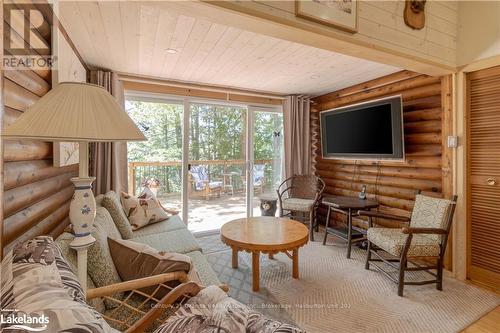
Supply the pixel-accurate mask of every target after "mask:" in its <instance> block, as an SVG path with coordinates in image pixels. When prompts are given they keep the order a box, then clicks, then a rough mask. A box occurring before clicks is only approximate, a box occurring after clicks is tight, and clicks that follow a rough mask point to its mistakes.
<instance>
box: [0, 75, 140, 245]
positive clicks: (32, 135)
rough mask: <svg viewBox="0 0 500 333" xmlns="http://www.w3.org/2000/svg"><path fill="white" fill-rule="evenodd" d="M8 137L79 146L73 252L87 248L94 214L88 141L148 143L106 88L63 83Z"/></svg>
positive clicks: (71, 213) (8, 132) (17, 123)
mask: <svg viewBox="0 0 500 333" xmlns="http://www.w3.org/2000/svg"><path fill="white" fill-rule="evenodd" d="M3 137H4V138H7V139H30V140H43V141H54V142H78V143H79V154H80V165H79V172H78V177H76V178H71V181H72V182H73V184H75V194H74V195H73V198H72V200H71V204H70V208H69V217H70V221H71V224H72V225H73V231H74V234H75V239H74V240H73V241H72V242H71V244H70V245H71V246H72V247H73V248H81V247H86V246H89V245H90V244H92V243H93V242H94V241H95V239H94V238H93V237H92V236H91V234H90V232H91V231H92V224H93V222H94V218H95V214H96V203H95V198H94V194H93V193H92V182H93V181H94V179H95V178H94V177H89V142H114V141H139V140H146V138H145V137H144V135H143V134H142V133H141V131H140V130H139V129H138V128H137V126H136V125H135V124H134V122H133V121H132V119H130V117H129V116H128V115H127V113H126V112H125V110H124V109H123V108H122V107H121V106H120V105H119V104H118V102H117V101H116V100H115V98H114V97H113V96H111V94H109V93H108V92H107V91H106V90H105V89H104V88H103V87H101V86H97V85H94V84H88V83H80V82H62V83H60V84H58V85H57V86H56V87H55V88H54V89H52V90H51V91H49V92H48V93H47V94H45V95H44V96H43V97H42V98H40V99H39V100H38V101H37V102H36V103H35V104H33V105H32V106H31V107H29V108H28V110H27V111H26V112H24V113H23V114H22V115H21V116H20V117H19V118H18V119H17V120H16V121H15V122H14V124H12V125H11V126H9V127H8V128H7V129H6V130H5V133H4V135H3Z"/></svg>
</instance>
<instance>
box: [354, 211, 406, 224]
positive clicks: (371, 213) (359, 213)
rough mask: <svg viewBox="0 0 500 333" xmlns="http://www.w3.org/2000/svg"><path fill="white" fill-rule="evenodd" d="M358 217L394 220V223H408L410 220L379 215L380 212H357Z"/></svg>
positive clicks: (404, 217) (383, 214) (402, 217)
mask: <svg viewBox="0 0 500 333" xmlns="http://www.w3.org/2000/svg"><path fill="white" fill-rule="evenodd" d="M358 215H359V216H367V217H380V218H383V219H388V220H395V221H401V222H410V218H409V217H406V216H398V215H392V214H385V213H380V212H372V211H367V210H358Z"/></svg>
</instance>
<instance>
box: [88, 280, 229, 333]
mask: <svg viewBox="0 0 500 333" xmlns="http://www.w3.org/2000/svg"><path fill="white" fill-rule="evenodd" d="M174 281H175V282H177V283H179V282H180V283H181V284H179V285H178V286H176V287H171V286H169V284H170V283H171V282H174ZM148 287H149V288H148ZM220 288H221V289H222V290H224V291H226V292H227V291H228V288H227V286H225V285H222V286H220ZM202 289H203V287H202V286H200V285H198V284H197V283H195V282H193V281H189V280H188V277H187V275H186V273H185V272H181V271H179V272H172V273H164V274H159V275H154V276H150V277H146V278H142V279H137V280H131V281H125V282H120V283H116V284H112V285H109V286H105V287H100V288H94V289H89V290H87V300H91V299H93V298H98V297H100V298H104V299H106V300H108V301H109V302H112V303H115V304H116V307H115V308H113V309H111V310H107V311H105V313H102V316H103V318H104V319H105V320H106V321H107V322H108V323H109V324H110V325H111V326H112V327H114V328H116V329H118V330H120V331H123V332H125V333H141V332H150V331H154V330H155V329H156V328H157V327H158V326H159V325H161V324H162V323H163V322H164V321H165V320H166V319H168V317H170V316H172V315H173V314H174V313H175V311H176V310H177V309H178V308H179V307H181V306H182V305H183V304H184V303H186V302H187V301H188V300H189V299H190V298H191V297H193V296H195V295H197V294H198V292H200V290H202ZM117 294H122V295H123V297H122V298H120V299H117V298H115V297H116V296H115V295H117Z"/></svg>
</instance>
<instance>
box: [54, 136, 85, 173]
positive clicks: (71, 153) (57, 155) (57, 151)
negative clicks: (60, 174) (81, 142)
mask: <svg viewBox="0 0 500 333" xmlns="http://www.w3.org/2000/svg"><path fill="white" fill-rule="evenodd" d="M79 157H80V153H79V151H78V142H54V166H55V167H58V168H59V167H63V166H67V165H71V164H78V161H79Z"/></svg>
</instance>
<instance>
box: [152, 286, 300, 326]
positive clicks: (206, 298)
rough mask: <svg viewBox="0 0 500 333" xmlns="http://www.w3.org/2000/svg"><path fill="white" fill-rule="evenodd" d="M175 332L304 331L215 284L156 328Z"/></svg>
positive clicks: (203, 290)
mask: <svg viewBox="0 0 500 333" xmlns="http://www.w3.org/2000/svg"><path fill="white" fill-rule="evenodd" d="M176 332H231V333H275V332H283V333H305V331H304V330H302V329H301V328H299V327H296V326H294V325H290V324H286V323H282V322H279V321H277V320H274V319H272V318H269V317H266V316H265V315H263V314H262V313H259V312H257V311H254V310H253V309H251V308H249V307H248V306H246V305H244V304H242V303H240V302H238V301H237V300H235V299H233V298H231V297H229V296H227V294H226V293H225V292H223V291H222V290H221V289H220V288H219V287H217V286H209V287H206V288H204V289H202V290H201V291H200V292H199V293H198V295H196V296H194V297H192V298H191V299H190V300H189V301H188V302H187V303H186V304H185V305H183V306H182V307H180V308H179V309H178V310H177V311H176V312H175V314H174V315H173V316H171V317H169V318H168V319H167V320H166V321H165V322H164V323H163V324H162V325H161V326H160V327H158V329H157V330H156V331H155V333H176Z"/></svg>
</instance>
